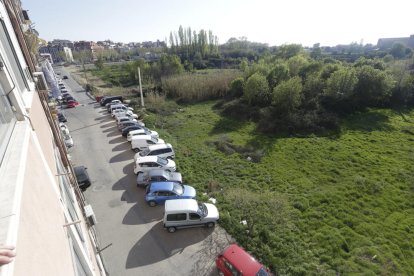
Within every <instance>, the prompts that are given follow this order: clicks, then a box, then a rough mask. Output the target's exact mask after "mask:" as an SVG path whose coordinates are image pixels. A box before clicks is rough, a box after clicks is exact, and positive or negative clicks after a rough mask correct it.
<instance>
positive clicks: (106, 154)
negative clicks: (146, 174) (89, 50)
mask: <svg viewBox="0 0 414 276" xmlns="http://www.w3.org/2000/svg"><path fill="white" fill-rule="evenodd" d="M55 71H56V72H61V76H63V75H67V76H69V79H67V80H64V82H65V84H66V86H67V87H68V88H69V90H70V91H69V92H70V93H71V94H72V95H73V96H74V98H75V99H77V100H78V101H79V102H80V105H79V106H78V107H76V108H72V109H65V110H64V113H65V114H66V116H67V118H68V122H67V123H66V124H67V125H68V127H69V130H70V134H71V135H72V137H73V141H74V147H73V148H71V149H69V154H70V155H71V160H72V162H73V164H74V165H75V166H77V165H84V166H86V167H87V168H88V173H89V176H90V178H91V180H92V186H91V187H90V188H88V189H87V190H86V191H85V193H84V194H85V197H86V199H87V201H88V202H89V203H90V204H91V205H92V207H93V210H94V212H95V215H96V218H97V221H98V224H97V225H96V229H97V232H98V235H99V239H100V244H101V248H103V247H105V246H107V245H110V246H109V247H108V248H107V249H105V250H104V251H102V254H103V258H104V262H105V266H106V268H107V270H108V272H109V275H134V276H135V275H169V276H171V275H217V271H216V269H215V263H214V261H215V258H216V256H217V255H218V254H219V253H220V252H221V251H222V250H223V249H224V248H225V247H226V246H227V245H228V244H229V240H230V239H231V238H230V237H229V236H228V235H227V234H226V233H225V231H224V230H223V229H222V228H220V227H218V226H216V228H215V229H214V230H213V229H206V228H189V229H180V230H178V231H177V232H176V233H168V232H167V231H166V230H165V229H164V228H163V225H162V215H163V206H157V207H149V206H148V205H147V204H146V203H145V201H144V190H143V189H141V188H137V187H136V185H135V174H134V173H133V156H134V152H133V151H132V150H131V147H130V144H129V142H127V141H126V139H125V138H124V137H122V135H121V134H120V132H119V131H118V130H117V128H116V126H115V125H116V124H115V122H114V121H113V119H112V118H111V116H110V115H109V114H108V112H107V111H106V109H104V108H103V107H101V106H100V105H99V104H98V103H96V102H95V101H94V100H92V99H91V98H89V96H88V95H87V94H86V93H85V91H84V90H83V89H82V87H80V86H79V85H78V84H77V83H76V81H74V80H73V78H71V76H70V74H69V72H67V71H66V70H65V69H64V67H57V68H55ZM161 138H162V137H161ZM178 154H179V153H178Z"/></svg>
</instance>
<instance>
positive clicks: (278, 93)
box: [272, 77, 302, 113]
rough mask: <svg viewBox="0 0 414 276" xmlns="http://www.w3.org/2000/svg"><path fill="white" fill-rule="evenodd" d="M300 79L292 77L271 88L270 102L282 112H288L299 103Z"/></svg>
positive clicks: (300, 96) (300, 93) (300, 95)
mask: <svg viewBox="0 0 414 276" xmlns="http://www.w3.org/2000/svg"><path fill="white" fill-rule="evenodd" d="M301 98H302V80H301V78H300V77H293V78H291V79H289V80H287V81H282V82H281V83H280V84H279V85H278V86H276V87H275V88H274V89H273V102H272V104H273V105H274V106H275V107H276V108H277V110H279V111H281V112H282V113H290V112H292V111H293V110H294V109H295V108H297V107H298V106H299V105H300V103H301Z"/></svg>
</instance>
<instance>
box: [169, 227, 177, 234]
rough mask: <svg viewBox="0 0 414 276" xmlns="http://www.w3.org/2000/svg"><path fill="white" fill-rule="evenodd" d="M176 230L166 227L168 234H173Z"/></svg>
mask: <svg viewBox="0 0 414 276" xmlns="http://www.w3.org/2000/svg"><path fill="white" fill-rule="evenodd" d="M176 230H177V229H176V228H175V227H168V232H169V233H174V232H175V231H176Z"/></svg>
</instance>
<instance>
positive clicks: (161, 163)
mask: <svg viewBox="0 0 414 276" xmlns="http://www.w3.org/2000/svg"><path fill="white" fill-rule="evenodd" d="M154 169H164V170H167V171H171V172H174V171H175V170H176V167H175V162H174V160H171V159H164V158H161V157H158V156H145V157H141V158H138V159H137V161H136V162H135V166H134V173H135V174H138V173H139V172H147V171H151V170H154Z"/></svg>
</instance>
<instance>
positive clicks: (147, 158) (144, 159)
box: [137, 155, 158, 163]
mask: <svg viewBox="0 0 414 276" xmlns="http://www.w3.org/2000/svg"><path fill="white" fill-rule="evenodd" d="M157 160H158V156H156V155H154V156H144V157H139V158H138V159H137V163H143V162H157Z"/></svg>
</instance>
